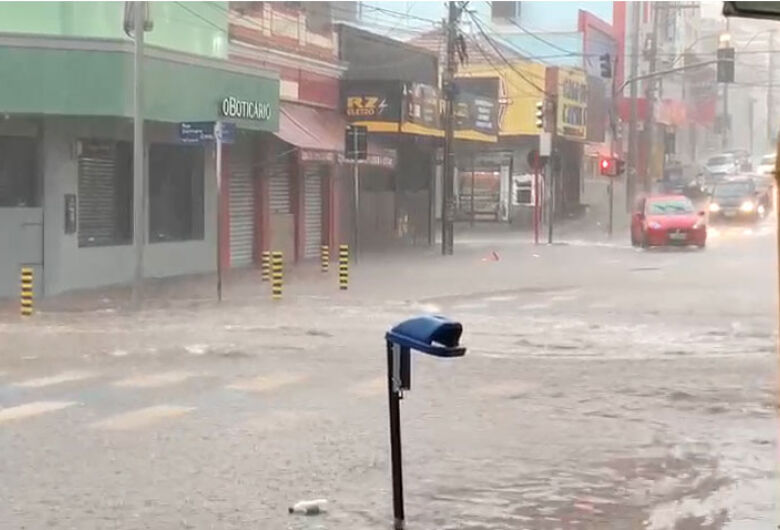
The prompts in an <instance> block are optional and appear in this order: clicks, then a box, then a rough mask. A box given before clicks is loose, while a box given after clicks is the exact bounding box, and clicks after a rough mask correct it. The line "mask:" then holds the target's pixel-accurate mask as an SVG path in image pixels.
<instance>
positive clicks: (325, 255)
mask: <svg viewBox="0 0 780 530" xmlns="http://www.w3.org/2000/svg"><path fill="white" fill-rule="evenodd" d="M329 266H330V249H329V248H328V245H322V246H321V247H320V270H321V271H322V272H328V267H329Z"/></svg>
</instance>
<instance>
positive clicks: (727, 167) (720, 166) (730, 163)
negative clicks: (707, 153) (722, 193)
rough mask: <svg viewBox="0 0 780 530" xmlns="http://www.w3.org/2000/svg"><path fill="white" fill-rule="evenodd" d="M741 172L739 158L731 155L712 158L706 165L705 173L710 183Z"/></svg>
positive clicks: (725, 154)
mask: <svg viewBox="0 0 780 530" xmlns="http://www.w3.org/2000/svg"><path fill="white" fill-rule="evenodd" d="M738 170H739V168H738V165H737V158H736V157H735V156H734V155H733V154H731V153H724V154H720V155H715V156H711V157H710V158H708V159H707V162H706V163H705V164H704V172H705V176H706V178H707V180H708V181H713V182H717V181H718V180H720V179H722V178H725V177H728V176H730V175H735V174H736V173H737V171H738Z"/></svg>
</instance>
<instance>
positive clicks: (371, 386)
mask: <svg viewBox="0 0 780 530" xmlns="http://www.w3.org/2000/svg"><path fill="white" fill-rule="evenodd" d="M349 392H350V393H352V394H355V395H358V396H363V397H371V396H378V395H381V394H383V393H385V392H387V376H385V377H374V378H372V379H369V380H367V381H363V382H361V383H358V384H356V385H353V386H352V387H350V389H349Z"/></svg>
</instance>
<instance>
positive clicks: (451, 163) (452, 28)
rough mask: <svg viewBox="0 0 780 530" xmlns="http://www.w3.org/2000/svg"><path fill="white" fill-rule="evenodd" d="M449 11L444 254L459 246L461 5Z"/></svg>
mask: <svg viewBox="0 0 780 530" xmlns="http://www.w3.org/2000/svg"><path fill="white" fill-rule="evenodd" d="M448 7H449V14H448V17H447V26H446V28H445V32H446V39H447V64H446V68H445V70H444V79H443V83H442V85H443V86H442V88H443V89H444V171H443V178H442V205H441V253H442V255H443V256H449V255H452V253H453V249H454V246H455V237H454V220H453V216H454V213H455V204H454V202H455V197H454V186H455V182H454V181H455V150H454V149H453V147H454V146H453V136H454V128H455V106H454V104H453V100H454V98H455V94H454V82H455V40H456V38H457V35H456V33H457V26H458V19H459V17H460V11H461V10H460V8H459V7H458V6H457V5H456V3H455V2H448Z"/></svg>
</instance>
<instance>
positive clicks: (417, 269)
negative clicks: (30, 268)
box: [0, 219, 627, 321]
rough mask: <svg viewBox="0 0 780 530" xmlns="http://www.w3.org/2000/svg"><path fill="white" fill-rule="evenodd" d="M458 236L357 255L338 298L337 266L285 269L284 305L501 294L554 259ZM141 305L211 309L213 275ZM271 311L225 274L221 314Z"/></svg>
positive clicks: (592, 239)
mask: <svg viewBox="0 0 780 530" xmlns="http://www.w3.org/2000/svg"><path fill="white" fill-rule="evenodd" d="M458 229H459V231H457V232H456V241H455V252H454V255H452V256H442V255H441V246H440V243H439V242H437V243H436V244H434V245H432V246H430V247H427V246H426V247H412V248H403V249H393V250H392V251H384V252H365V253H361V255H360V256H359V260H358V263H357V264H356V263H354V262H351V263H350V267H349V289H348V290H347V291H341V290H339V286H338V262H331V263H330V268H329V272H328V273H327V274H325V273H322V272H321V270H320V264H319V261H317V260H314V261H306V262H303V263H300V264H297V265H295V266H291V267H290V266H288V267H286V269H285V271H284V284H283V299H284V301H285V302H289V301H295V300H299V299H311V298H312V297H316V298H320V299H322V298H329V297H334V300H342V301H347V300H348V301H350V302H351V303H357V304H363V303H369V302H371V301H376V300H379V299H387V298H392V299H414V298H420V297H426V296H434V295H436V294H438V293H440V291H441V288H442V286H446V287H447V291H448V292H452V293H456V292H464V291H468V290H469V288H470V286H471V285H473V284H474V279H475V278H477V277H478V278H480V279H481V282H482V283H485V282H487V284H489V285H490V286H491V288H492V287H495V288H500V287H501V285H502V283H506V282H507V281H509V280H510V279H513V278H514V276H515V275H516V274H517V271H520V270H522V271H523V277H529V274H530V273H531V271H532V270H533V271H536V268H537V267H538V266H540V265H542V264H541V263H540V262H539V260H538V259H537V258H538V257H539V255H540V254H545V253H548V252H551V251H552V249H551V247H549V246H547V245H546V240H547V231H546V230H544V231H542V232H541V234H540V236H541V237H540V243H541V244H540V246H539V247H535V246H534V245H533V241H532V234H531V232H529V231H521V230H516V229H514V228H512V227H508V225H488V224H477V225H476V226H475V227H473V228H471V227H465V226H459V227H458ZM618 238H620V234H619V233H617V232H616V237H615V246H618V244H622V243H626V242H625V238H620V239H618ZM554 242H555V243H560V244H562V245H564V246H565V245H566V243H567V242H572V243H573V242H576V243H578V244H582V243H583V242H585V243H586V244H587V243H593V244H594V246H601V245H602V244H603V243H605V242H609V239H608V238H607V236H606V234H605V233H604V232H603V230H602V229H601V228H600V227H599V226H597V225H595V226H594V225H587V224H584V223H583V220H582V219H578V220H572V221H563V222H559V223H558V224H557V225H556V226H555V235H554ZM626 244H627V243H626ZM555 246H558V245H555ZM610 246H611V245H610ZM494 252H495V254H494ZM554 264H555V263H550V264H548V265H554ZM518 267H519V268H518ZM534 275H535V277H536V278H537V280H538V279H539V278H542V277H544V276H545V274H544V271H543V270H540V271H539V272H538V274H537V273H536V272H535V273H534ZM437 285H438V287H435V286H437ZM131 297H132V288H131V286H130V285H120V286H110V287H103V288H96V289H88V290H81V291H73V292H69V293H65V294H62V295H56V296H52V297H47V298H44V299H42V300H37V301H36V303H35V310H36V313H37V314H38V315H39V316H40V315H46V314H57V313H86V312H98V313H125V312H131V311H132V310H133V307H132V304H131V300H132V298H131ZM141 300H142V303H141V308H142V309H143V310H166V309H172V310H173V309H190V310H195V309H198V308H216V307H217V303H218V302H217V287H216V274H214V273H211V274H198V275H188V276H178V277H170V278H154V279H147V280H145V281H144V282H143V284H142V286H141ZM272 303H273V301H272V300H271V293H270V282H263V281H262V280H261V275H260V270H259V269H258V268H254V267H253V268H247V269H240V270H231V271H226V272H225V273H224V276H223V297H222V302H221V304H220V307H224V308H226V309H227V308H230V307H240V306H247V305H252V306H257V307H258V308H259V307H261V306H262V307H264V306H268V307H269V308H270V307H271V304H272ZM18 315H19V306H18V301H17V300H15V299H5V300H0V319H2V320H7V321H10V320H14V319H17V318H19V317H18Z"/></svg>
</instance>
